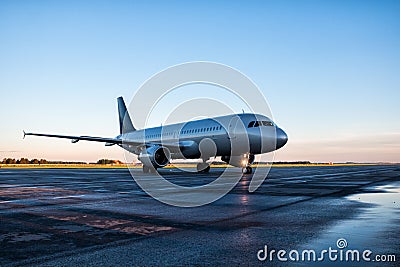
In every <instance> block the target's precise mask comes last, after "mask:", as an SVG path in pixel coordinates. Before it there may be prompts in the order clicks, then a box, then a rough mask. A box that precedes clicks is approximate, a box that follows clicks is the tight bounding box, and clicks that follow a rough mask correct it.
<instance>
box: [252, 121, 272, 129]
mask: <svg viewBox="0 0 400 267" xmlns="http://www.w3.org/2000/svg"><path fill="white" fill-rule="evenodd" d="M260 126H274V123H273V122H272V121H251V122H250V123H249V125H248V128H251V127H260Z"/></svg>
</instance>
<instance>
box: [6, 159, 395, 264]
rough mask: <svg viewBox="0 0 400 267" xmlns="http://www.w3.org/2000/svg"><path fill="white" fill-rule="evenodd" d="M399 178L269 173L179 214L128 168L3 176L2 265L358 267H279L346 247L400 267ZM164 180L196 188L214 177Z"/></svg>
mask: <svg viewBox="0 0 400 267" xmlns="http://www.w3.org/2000/svg"><path fill="white" fill-rule="evenodd" d="M399 171H400V166H398V165H397V166H396V165H392V166H341V167H338V166H334V167H288V168H272V169H271V171H270V174H269V176H268V178H267V180H265V181H264V183H263V184H262V186H261V187H260V188H259V189H258V190H257V191H256V192H254V193H249V192H248V190H247V189H248V184H249V181H250V180H251V176H249V175H246V176H243V177H242V180H241V181H240V182H239V183H238V185H237V186H236V187H235V188H234V189H233V190H232V191H231V192H230V193H229V194H228V195H226V196H224V197H223V198H221V199H219V200H218V201H216V202H214V203H211V204H209V205H206V206H202V207H197V208H179V207H172V206H168V205H165V204H162V203H160V202H158V201H156V200H154V199H152V198H151V197H149V196H148V195H147V194H146V193H145V192H143V191H142V190H141V189H140V188H139V187H138V186H137V185H136V183H135V182H134V181H133V179H132V177H131V176H130V173H129V171H128V170H125V169H0V245H1V250H0V262H1V263H0V265H1V266H32V265H33V266H36V265H37V266H60V265H62V266H115V265H118V266H135V265H140V266H143V265H150V266H165V265H171V266H184V265H196V266H202V265H233V266H236V265H248V266H254V265H264V266H291V265H300V266H308V265H310V264H311V263H312V264H314V265H316V266H319V265H321V264H322V263H323V265H329V264H332V266H336V265H339V264H340V265H342V266H367V265H366V263H365V261H364V262H363V261H362V260H361V261H344V260H340V259H337V260H336V261H332V260H329V259H327V258H326V257H325V258H324V259H323V261H322V262H320V261H318V259H317V260H316V262H310V261H302V260H298V261H297V260H292V259H290V258H289V259H288V253H289V250H299V251H302V250H305V249H313V250H315V251H317V253H318V252H319V251H321V250H323V249H328V248H329V247H332V248H335V249H338V247H337V244H336V242H337V240H338V239H345V241H346V242H347V249H350V248H351V249H359V250H360V251H361V250H365V249H369V250H371V251H372V255H373V256H374V255H376V254H381V255H384V256H388V255H395V261H393V260H392V259H391V261H386V262H376V261H374V260H375V258H373V260H371V261H370V262H368V263H367V264H368V266H399V265H398V264H399V263H398V262H399V261H400V241H399V238H398V237H399V236H400V227H398V225H399V223H400V209H399V208H400V206H399V203H400V182H399V181H400V179H399V177H400V176H399ZM137 172H140V170H137ZM162 172H163V174H164V175H165V176H166V177H167V178H168V180H169V181H171V182H175V183H177V184H180V185H187V186H193V185H201V184H206V183H208V182H211V181H213V180H214V179H215V178H216V177H217V176H218V175H219V174H220V173H221V172H222V170H221V169H218V168H212V169H211V172H210V173H209V174H188V173H185V172H182V171H179V170H163V171H162ZM229 172H231V173H230V175H241V174H240V170H238V169H229ZM149 178H151V176H149ZM265 246H267V247H268V252H270V251H271V250H273V249H275V250H276V251H278V250H287V252H288V253H287V254H286V259H287V261H282V260H280V259H278V258H277V256H276V254H275V255H273V257H272V258H271V259H270V258H267V259H266V260H263V261H260V259H259V256H260V255H261V256H263V255H264V252H262V253H261V254H259V253H258V252H259V251H260V250H263V249H265ZM343 249H344V248H343ZM344 252H346V251H344ZM258 254H259V255H258ZM300 254H301V253H300ZM268 255H269V254H268ZM371 257H372V256H371ZM387 258H388V257H387ZM320 263H321V264H320Z"/></svg>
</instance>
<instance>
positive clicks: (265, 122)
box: [262, 121, 274, 126]
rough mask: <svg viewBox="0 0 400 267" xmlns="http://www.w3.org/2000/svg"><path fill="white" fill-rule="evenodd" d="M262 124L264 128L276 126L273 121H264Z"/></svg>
mask: <svg viewBox="0 0 400 267" xmlns="http://www.w3.org/2000/svg"><path fill="white" fill-rule="evenodd" d="M262 124H263V125H264V126H274V124H273V123H272V122H271V121H263V122H262Z"/></svg>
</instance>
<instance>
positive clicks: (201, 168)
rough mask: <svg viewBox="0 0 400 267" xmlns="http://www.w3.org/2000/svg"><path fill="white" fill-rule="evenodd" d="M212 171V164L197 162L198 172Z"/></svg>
mask: <svg viewBox="0 0 400 267" xmlns="http://www.w3.org/2000/svg"><path fill="white" fill-rule="evenodd" d="M209 171H210V164H208V163H206V162H202V163H199V164H197V172H204V173H206V172H209Z"/></svg>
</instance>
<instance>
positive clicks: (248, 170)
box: [242, 166, 253, 174]
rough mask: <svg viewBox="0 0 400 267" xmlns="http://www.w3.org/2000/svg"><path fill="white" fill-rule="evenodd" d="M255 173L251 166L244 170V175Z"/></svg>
mask: <svg viewBox="0 0 400 267" xmlns="http://www.w3.org/2000/svg"><path fill="white" fill-rule="evenodd" d="M252 172H253V169H252V168H251V167H250V166H247V167H244V168H243V169H242V173H243V174H251V173H252Z"/></svg>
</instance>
